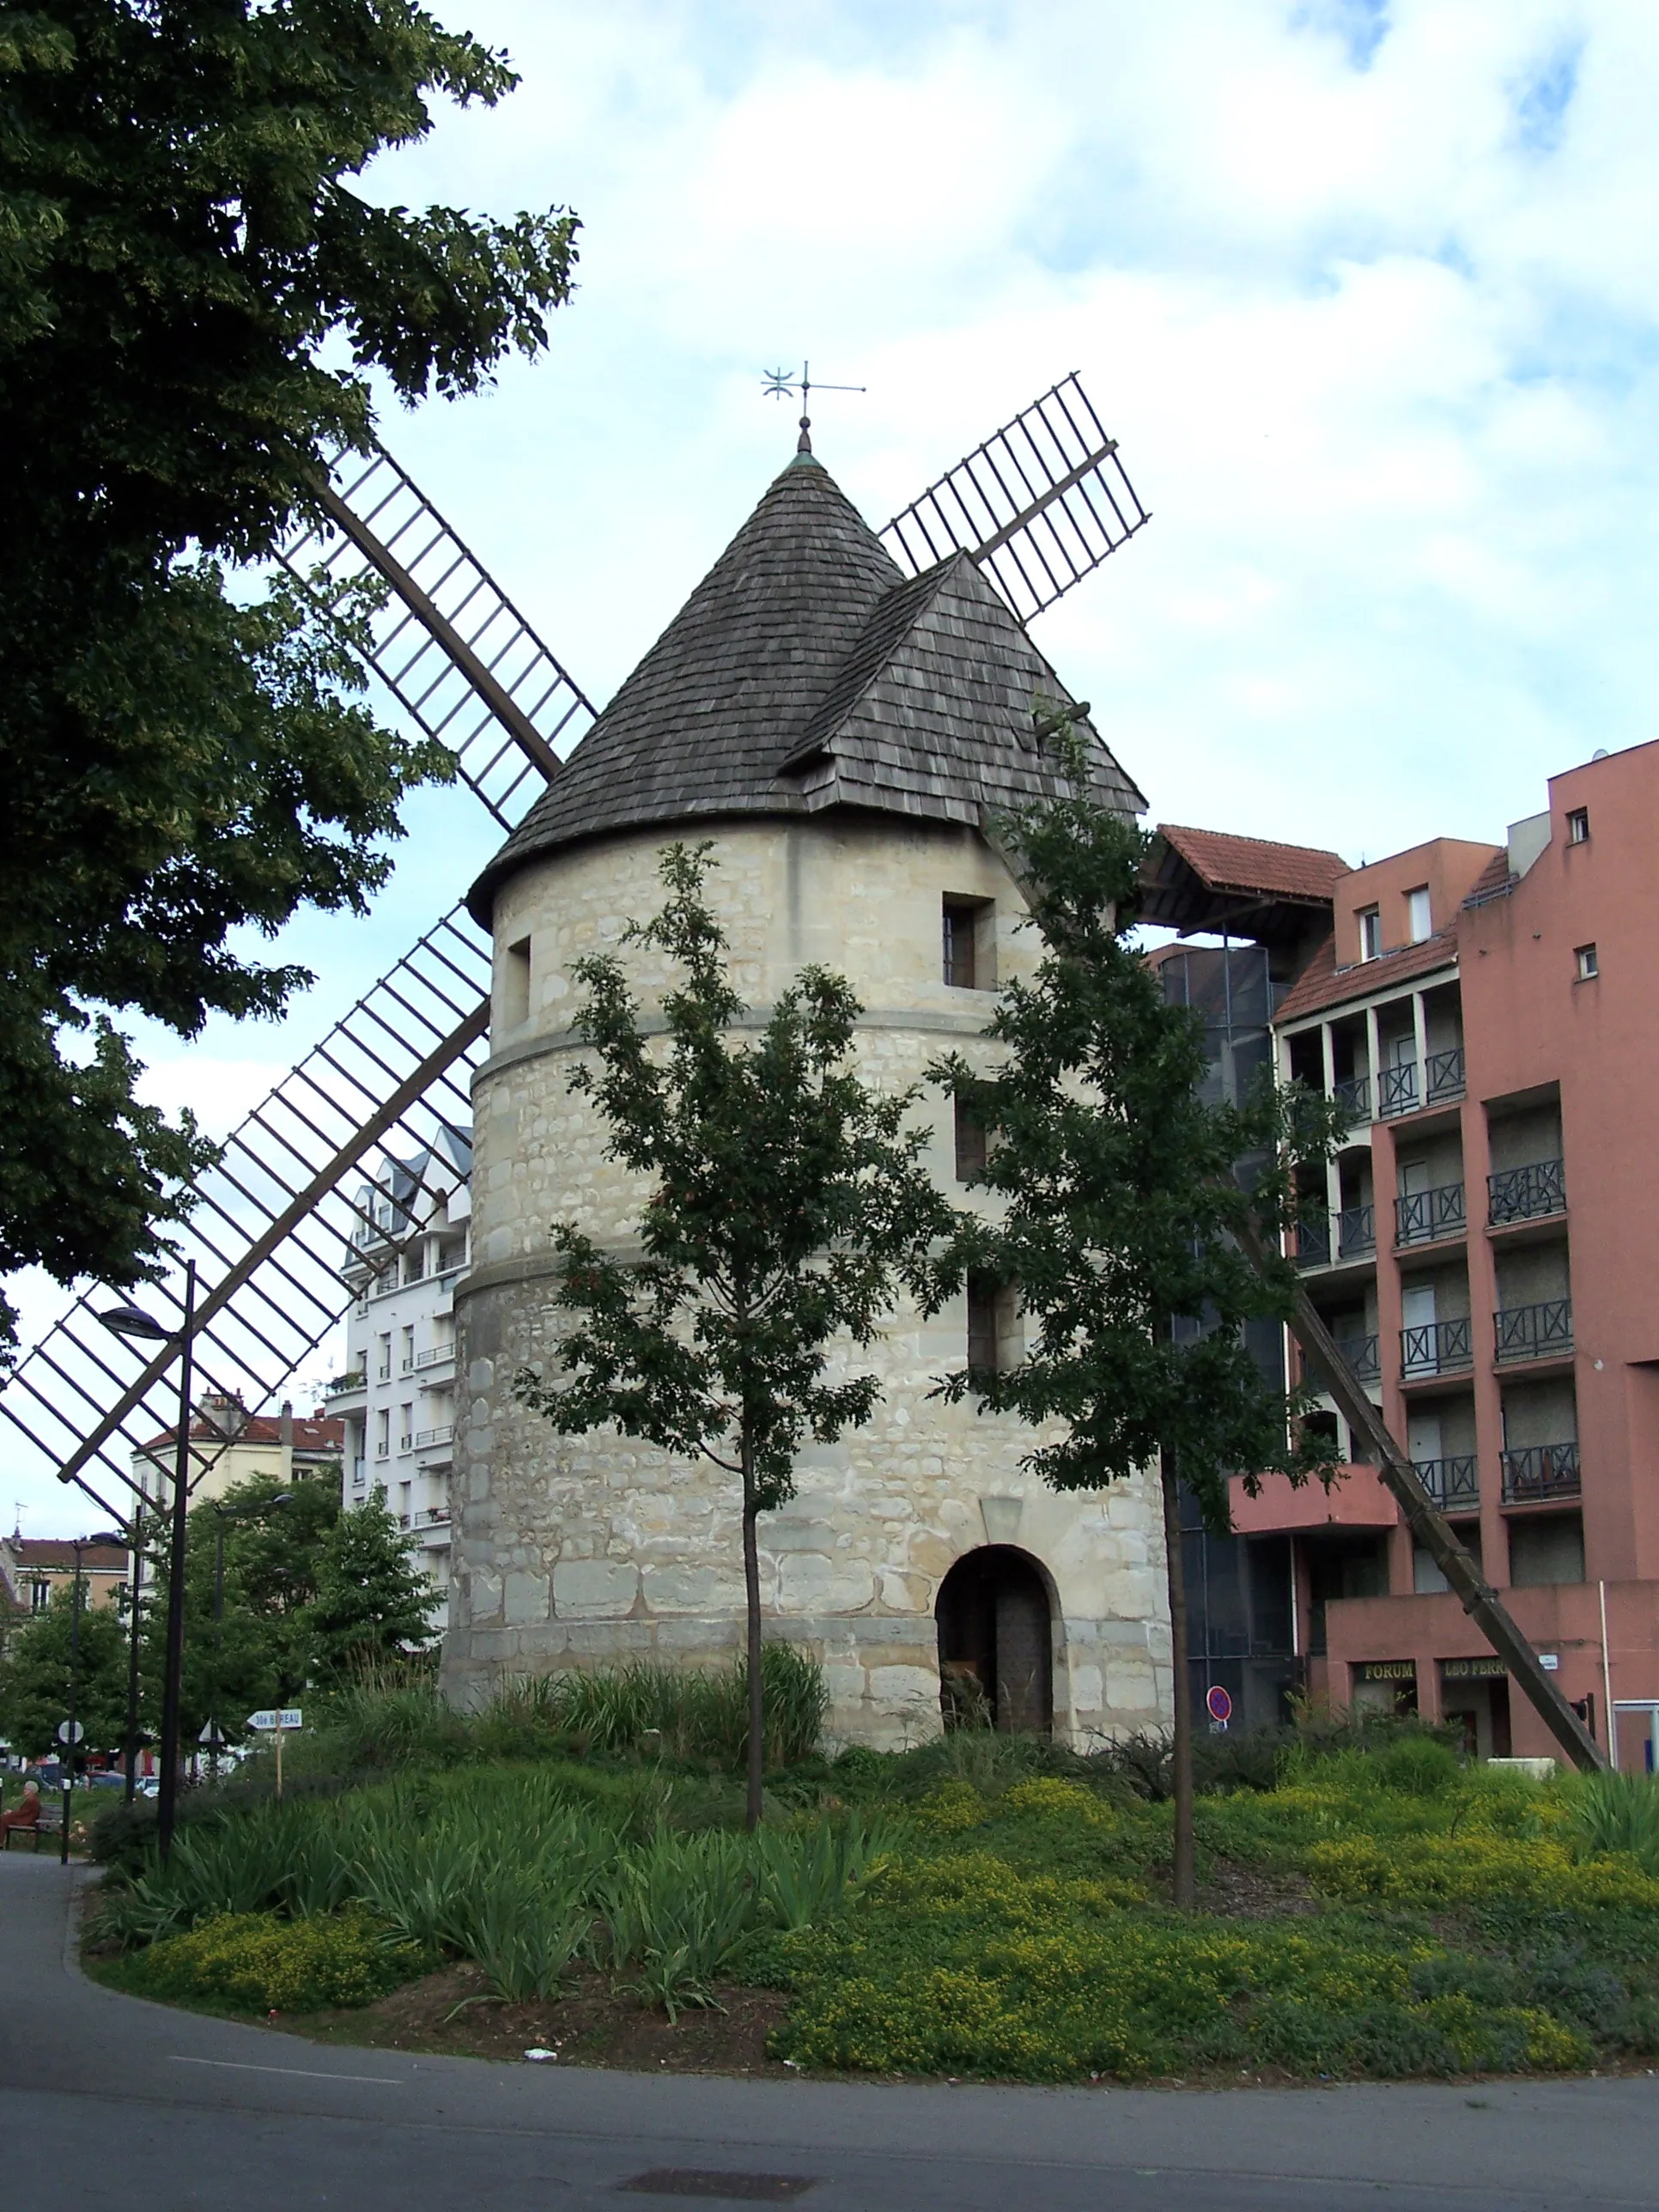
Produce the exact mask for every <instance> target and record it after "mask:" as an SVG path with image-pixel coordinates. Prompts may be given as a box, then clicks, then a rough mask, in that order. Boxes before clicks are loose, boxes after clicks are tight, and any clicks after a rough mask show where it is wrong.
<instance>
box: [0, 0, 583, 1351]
mask: <svg viewBox="0 0 1659 2212" xmlns="http://www.w3.org/2000/svg"><path fill="white" fill-rule="evenodd" d="M513 82H514V80H513V76H512V74H511V72H510V70H508V69H507V65H506V64H505V62H504V61H503V59H502V58H501V57H500V56H498V55H495V54H493V53H491V52H489V51H488V50H487V49H485V48H484V47H483V46H480V45H479V44H478V43H477V42H476V41H475V40H471V38H469V37H467V36H466V35H465V33H453V32H450V31H448V30H446V29H444V28H443V27H441V25H440V24H439V23H438V22H437V21H435V18H433V17H432V16H431V15H428V14H426V13H424V12H423V11H422V10H421V9H419V8H418V7H417V6H416V5H415V4H414V0H276V4H270V5H265V4H257V0H212V3H211V4H208V0H169V4H167V5H166V6H164V7H152V6H139V5H137V4H134V0H33V4H32V5H30V6H28V7H27V8H25V9H10V10H9V11H8V12H7V14H6V16H5V20H4V23H3V27H0V86H3V90H0V235H3V239H4V249H3V252H0V414H3V416H4V420H5V422H6V426H7V453H8V465H7V467H6V470H5V471H4V472H3V476H0V549H3V550H0V764H3V770H4V776H5V786H6V794H7V804H6V808H5V811H4V814H3V817H0V977H3V979H4V980H3V983H0V1035H3V1037H4V1040H5V1042H4V1048H3V1051H0V1126H3V1128H4V1131H5V1136H4V1139H3V1142H0V1273H9V1272H10V1271H11V1270H13V1269H15V1267H20V1266H22V1265H24V1264H26V1263H28V1262H31V1261H39V1262H40V1264H42V1265H44V1266H46V1267H48V1268H49V1269H50V1270H51V1271H52V1273H54V1274H55V1275H57V1276H58V1278H59V1279H62V1280H65V1281H67V1280H69V1279H72V1278H73V1277H75V1276H76V1275H78V1274H81V1273H88V1272H94V1271H95V1272H96V1273H98V1274H99V1275H100V1277H102V1278H103V1279H106V1280H112V1281H117V1282H121V1283H131V1282H133V1281H135V1280H137V1279H139V1278H140V1277H141V1276H142V1275H143V1273H145V1272H146V1271H147V1270H149V1269H151V1268H153V1267H155V1264H156V1261H157V1257H158V1253H159V1250H160V1241H161V1236H162V1235H164V1234H165V1227H164V1225H165V1224H166V1222H167V1219H168V1218H170V1217H172V1216H174V1215H176V1213H177V1212H178V1210H179V1197H178V1185H179V1181H180V1180H181V1179H182V1178H183V1177H184V1176H186V1175H187V1174H188V1173H189V1172H190V1171H191V1168H192V1166H193V1165H194V1164H197V1162H198V1161H199V1160H200V1158H202V1147H201V1146H199V1145H198V1143H197V1139H196V1138H195V1134H194V1132H193V1129H192V1128H191V1124H190V1123H189V1121H187V1120H186V1121H183V1122H182V1123H181V1125H180V1126H179V1127H177V1128H171V1127H168V1125H167V1123H166V1121H164V1120H163V1118H162V1117H161V1115H159V1114H158V1113H156V1112H155V1111H154V1110H153V1109H149V1108H148V1107H145V1106H143V1104H141V1103H139V1102H138V1101H137V1098H136V1097H135V1095H134V1086H135V1084H136V1081H137V1075H138V1073H139V1069H138V1066H137V1062H136V1060H134V1059H133V1057H132V1055H131V1052H130V1050H129V1049H128V1048H127V1045H126V1043H125V1041H124V1039H123V1038H122V1037H121V1036H120V1035H119V1034H118V1031H117V1030H116V1029H115V1027H114V1026H113V1025H112V1023H111V1022H110V1021H109V1019H108V1018H107V1015H106V1013H105V1012H103V1011H101V1010H105V1009H109V1010H117V1011H118V1010H122V1009H129V1008H131V1009H136V1010H137V1011H138V1012H141V1013H143V1014H144V1015H146V1016H149V1018H153V1019H155V1020H157V1021H160V1022H162V1023H165V1024H168V1025H169V1026H170V1027H172V1028H173V1029H175V1030H179V1032H180V1033H181V1034H184V1035H187V1036H188V1035H193V1034H195V1033H196V1031H197V1030H199V1029H200V1027H201V1024H202V1023H203V1021H204V1018H206V1016H207V1015H208V1013H210V1012H225V1013H228V1014H231V1015H233V1016H240V1015H245V1014H247V1013H251V1012H252V1013H273V1012H277V1011H279V1010H280V1009H281V1008H282V1006H283V1005H284V1003H285V1002H286V1001H287V1000H288V999H289V996H290V995H291V994H292V993H293V991H294V990H295V987H297V986H298V985H299V984H300V983H301V982H302V981H306V980H307V978H306V977H305V975H304V973H303V971H302V970H300V969H295V968H293V967H289V966H280V965H272V964H270V963H261V962H259V961H258V960H256V959H254V958H252V957H250V955H249V951H248V940H247V939H246V938H239V937H238V936H237V935H236V934H235V933H236V931H237V928H238V926H239V925H240V924H243V923H250V924H252V926H253V927H254V928H256V929H258V931H260V932H262V933H265V934H267V935H269V934H270V933H271V932H272V931H274V930H275V929H276V928H277V927H279V926H280V925H281V924H282V923H283V921H286V920H287V919H288V918H289V915H292V914H293V913H294V912H295V910H296V908H299V907H301V906H302V905H311V906H315V907H320V908H346V909H354V908H361V907H362V903H363V902H364V901H365V899H366V898H367V896H368V894H369V893H370V892H371V891H372V890H374V887H375V886H376V884H378V883H379V882H380V880H381V879H382V878H383V877H384V874H385V872H386V858H385V854H384V850H383V847H384V842H385V840H386V838H387V837H388V836H392V835H394V834H396V830H397V821H398V805H399V802H400V800H401V799H402V797H403V795H404V792H405V791H406V790H407V789H408V788H409V787H410V786H411V785H412V784H415V783H417V782H419V781H422V780H426V779H430V778H432V777H434V776H435V775H441V774H447V772H448V769H447V762H446V760H445V757H444V756H443V754H442V753H441V750H439V749H438V748H436V747H435V746H428V745H418V744H417V745H411V744H406V743H405V742H404V741H403V740H402V739H401V738H398V737H396V736H395V735H393V734H392V733H391V732H387V731H385V730H382V729H380V728H379V727H378V726H376V725H375V723H374V720H372V718H371V717H370V716H369V714H368V713H367V712H366V711H365V709H364V708H363V707H362V704H361V703H360V702H358V701H357V700H356V699H355V698H354V697H353V696H351V695H352V693H353V692H354V690H358V689H360V688H361V678H360V676H359V675H358V673H357V671H356V665H355V662H354V658H353V654H352V651H351V645H350V639H351V635H352V633H353V631H354V629H356V627H357V626H359V625H360V624H361V623H362V619H363V616H364V605H363V602H362V599H346V600H343V601H340V600H337V599H336V600H334V603H333V604H330V602H331V598H332V596H333V595H331V593H330V592H328V591H327V590H326V589H325V590H324V591H323V592H322V595H321V599H320V600H319V599H313V597H311V596H310V595H309V594H308V593H307V592H305V591H303V590H302V589H301V587H300V586H298V585H296V584H295V583H293V582H291V581H288V580H278V581H276V582H275V583H273V584H271V585H270V586H269V587H268V588H266V589H265V590H264V592H263V593H261V592H258V591H257V590H255V589H251V588H248V587H246V580H239V581H237V582H236V583H235V584H234V585H233V584H232V583H231V582H230V581H228V579H227V574H226V567H227V564H240V563H244V562H250V561H259V560H263V559H264V558H265V557H266V556H269V555H270V552H271V551H272V550H273V549H274V548H275V547H276V544H278V542H279V541H280V540H281V539H282V538H283V537H284V536H285V535H286V533H287V532H288V531H289V527H290V525H291V524H292V522H293V521H294V520H295V517H296V516H297V515H299V514H301V513H310V512H313V511H314V501H315V493H316V484H317V481H318V478H319V476H320V474H321V473H322V471H323V469H324V467H325V464H326V461H327V459H328V458H329V457H330V455H331V453H332V452H333V451H334V450H335V449H337V447H339V446H341V445H349V446H357V447H362V446H363V445H364V444H365V443H366V441H367V438H368V435H369V424H370V410H369V398H368V394H369V378H370V377H371V376H372V375H379V376H383V377H385V378H386V380H388V382H389V383H390V385H391V386H392V389H393V390H394V391H395V392H397V394H398V397H399V398H401V399H402V400H404V401H405V402H409V403H412V402H413V401H415V400H416V399H418V398H421V397H422V395H423V394H425V393H427V392H430V391H434V390H436V391H438V392H444V393H457V392H466V391H470V390H473V389H475V388H477V386H479V385H480V384H482V383H483V382H485V381H487V380H488V379H489V375H490V374H491V372H492V370H493V369H494V368H495V365H496V364H497V363H498V362H500V361H501V359H502V358H503V357H504V356H506V355H507V354H508V353H509V352H511V351H512V350H513V349H517V350H519V351H520V352H525V353H533V352H534V351H536V350H537V349H539V348H540V347H541V345H542V344H543V343H544V342H545V337H546V319H547V315H548V313H549V311H550V310H551V309H552V308H554V307H557V306H558V305H559V304H560V303H561V302H562V301H563V300H564V299H565V297H566V296H567V295H568V289H569V283H570V272H571V267H572V264H573V260H574V220H573V219H572V218H571V217H569V216H567V215H565V214H563V213H562V211H560V210H552V211H550V213H548V214H545V215H538V216H532V215H520V216H517V217H516V218H515V219H513V220H512V221H510V222H506V223H496V222H489V221H488V220H483V219H479V218H477V217H474V216H469V215H466V214H465V213H463V212H462V211H460V210H456V209H453V208H444V207H435V208H428V209H427V210H422V211H411V210H408V209H405V208H402V207H398V206H395V205H391V204H385V203H384V202H383V201H380V202H377V200H376V199H374V198H372V197H368V196H367V195H365V194H364V193H363V192H362V191H360V190H358V189H356V188H355V180H356V178H357V176H358V174H359V173H360V172H361V171H362V169H363V168H365V167H367V166H368V163H369V162H370V161H372V160H373V158H374V155H376V153H378V152H380V151H382V150H385V149H395V148H398V147H402V146H406V145H409V144H411V143H415V142H416V141H418V140H419V139H421V138H422V137H424V136H425V135H426V134H427V133H428V131H429V130H430V129H431V127H432V112H431V106H430V103H431V101H432V100H434V99H435V97H446V98H448V99H451V100H455V101H456V102H458V103H460V104H463V105H465V104H468V103H472V102H481V103H483V104H484V105H487V106H493V105H494V104H495V102H496V101H498V100H500V99H501V98H502V97H503V96H504V94H506V93H507V91H508V90H509V89H510V88H512V86H513ZM158 1225H159V1226H158ZM13 1326H14V1323H13V1316H12V1315H11V1311H10V1309H9V1307H5V1306H3V1304H0V1344H3V1343H4V1342H6V1341H9V1339H10V1337H11V1334H12V1331H13Z"/></svg>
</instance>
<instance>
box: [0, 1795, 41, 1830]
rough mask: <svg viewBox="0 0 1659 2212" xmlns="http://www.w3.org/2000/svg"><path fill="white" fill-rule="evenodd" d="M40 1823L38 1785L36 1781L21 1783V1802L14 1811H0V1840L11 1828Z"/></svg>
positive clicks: (37, 1825)
mask: <svg viewBox="0 0 1659 2212" xmlns="http://www.w3.org/2000/svg"><path fill="white" fill-rule="evenodd" d="M39 1826H40V1784H39V1783H38V1782H26V1783H25V1784H23V1802H22V1803H21V1805H20V1806H18V1808H17V1809H16V1810H15V1812H12V1813H0V1842H3V1840H4V1838H5V1837H6V1836H7V1834H8V1833H9V1832H10V1831H11V1830H12V1829H13V1828H38V1827H39Z"/></svg>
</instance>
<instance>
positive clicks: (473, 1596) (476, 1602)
mask: <svg viewBox="0 0 1659 2212" xmlns="http://www.w3.org/2000/svg"><path fill="white" fill-rule="evenodd" d="M467 1590H468V1603H467V1610H468V1612H469V1613H471V1617H472V1619H473V1620H493V1619H494V1618H495V1615H496V1614H497V1613H500V1611H501V1577H500V1576H499V1575H489V1574H483V1573H479V1572H475V1573H473V1574H472V1575H471V1576H470V1577H468V1581H467Z"/></svg>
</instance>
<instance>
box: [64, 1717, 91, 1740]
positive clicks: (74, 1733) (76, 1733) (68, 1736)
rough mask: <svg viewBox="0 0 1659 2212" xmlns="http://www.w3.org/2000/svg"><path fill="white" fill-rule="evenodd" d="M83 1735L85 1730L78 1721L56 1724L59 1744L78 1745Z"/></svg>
mask: <svg viewBox="0 0 1659 2212" xmlns="http://www.w3.org/2000/svg"><path fill="white" fill-rule="evenodd" d="M85 1734H86V1730H85V1729H83V1728H82V1725H81V1723H80V1722H79V1721H59V1722H58V1742H59V1743H79V1742H80V1741H81V1739H82V1736H83V1735H85Z"/></svg>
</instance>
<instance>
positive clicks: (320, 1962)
mask: <svg viewBox="0 0 1659 2212" xmlns="http://www.w3.org/2000/svg"><path fill="white" fill-rule="evenodd" d="M423 1963H424V1961H423V1960H422V1954H421V1952H420V1950H419V1948H417V1947H416V1945H414V1944H411V1943H400V1942H398V1941H397V1939H396V1938H395V1937H393V1936H390V1935H389V1934H388V1933H387V1931H386V1929H384V1928H381V1927H379V1926H377V1925H376V1923H374V1922H373V1921H371V1920H369V1919H367V1918H365V1917H363V1916H362V1915H361V1914H356V1913H341V1914H338V1915H337V1916H335V1917H332V1918H331V1919H325V1920H278V1919H277V1918H276V1917H275V1915H274V1914H271V1913H268V1912H245V1913H232V1912H227V1913H220V1914H217V1915H216V1916H215V1917H213V1918H212V1919H210V1920H204V1922H203V1923H202V1924H201V1926H200V1927H198V1928H193V1929H191V1930H190V1932H189V1933H188V1934H187V1935H183V1936H167V1937H165V1938H164V1939H163V1940H162V1941H161V1942H159V1943H153V1944H151V1946H150V1948H149V1950H147V1951H146V1952H145V1953H144V1954H143V1956H142V1958H141V1959H140V1960H137V1962H136V1964H135V1966H134V1967H133V1969H132V1970H131V1972H132V1978H133V1979H134V1981H135V1982H136V1983H137V1986H138V1987H139V1988H140V1989H141V1990H143V1992H144V1993H145V1994H146V1995H148V1996H158V1997H173V1998H184V1999H186V2000H188V1999H191V1998H197V1999H199V1998H203V1997H207V1998H216V1999H218V2000H219V2001H220V2002H222V2003H226V2004H232V2005H238V2006H245V2007H246V2008H249V2009H250V2010H252V2011H258V2012H316V2011H319V2010H320V2009H321V2008H323V2007H324V2006H325V2005H366V2004H371V2003H373V2002H374V1999H375V1998H376V1997H378V1996H385V1994H386V1991H387V1990H391V1989H395V1988H396V1987H397V1985H398V1983H399V1982H404V1981H407V1980H408V1979H409V1978H410V1976H411V1975H412V1974H416V1973H418V1972H420V1971H421V1968H422V1964H423Z"/></svg>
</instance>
